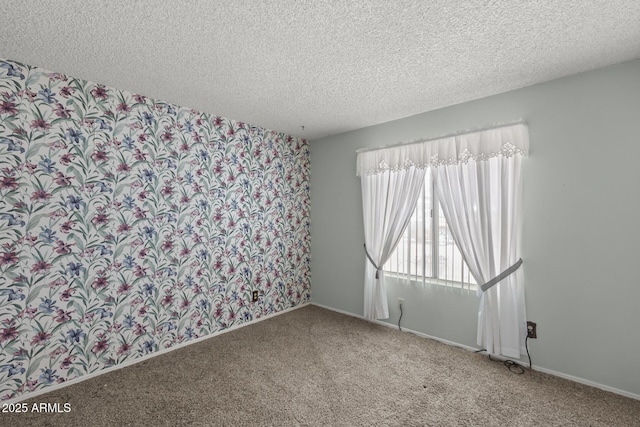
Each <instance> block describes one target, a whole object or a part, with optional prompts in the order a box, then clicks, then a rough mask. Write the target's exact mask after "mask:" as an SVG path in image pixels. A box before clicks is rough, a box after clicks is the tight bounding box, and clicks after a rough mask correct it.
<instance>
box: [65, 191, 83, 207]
mask: <svg viewBox="0 0 640 427" xmlns="http://www.w3.org/2000/svg"><path fill="white" fill-rule="evenodd" d="M65 205H66V206H68V207H70V208H71V209H80V206H82V207H84V206H86V204H85V203H84V201H83V200H82V197H80V196H74V195H73V194H72V195H69V196H67V202H66V203H65Z"/></svg>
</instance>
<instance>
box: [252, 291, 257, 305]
mask: <svg viewBox="0 0 640 427" xmlns="http://www.w3.org/2000/svg"><path fill="white" fill-rule="evenodd" d="M256 301H258V291H253V292H252V293H251V302H256Z"/></svg>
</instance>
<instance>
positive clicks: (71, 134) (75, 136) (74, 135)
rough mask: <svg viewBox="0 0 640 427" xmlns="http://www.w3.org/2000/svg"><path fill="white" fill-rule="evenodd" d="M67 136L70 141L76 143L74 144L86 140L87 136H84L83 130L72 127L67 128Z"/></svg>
mask: <svg viewBox="0 0 640 427" xmlns="http://www.w3.org/2000/svg"><path fill="white" fill-rule="evenodd" d="M65 138H66V139H67V141H68V142H70V143H74V144H80V143H81V142H84V141H85V138H84V135H82V132H80V131H79V130H76V129H72V128H68V129H67V131H66V132H65Z"/></svg>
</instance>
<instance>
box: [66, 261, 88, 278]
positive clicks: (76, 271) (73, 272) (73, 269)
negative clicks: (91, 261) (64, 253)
mask: <svg viewBox="0 0 640 427" xmlns="http://www.w3.org/2000/svg"><path fill="white" fill-rule="evenodd" d="M64 271H65V273H67V274H68V275H69V276H71V277H74V276H75V277H78V276H80V273H81V272H83V271H84V266H83V265H82V264H81V263H79V262H70V263H69V264H67V268H65V270H64Z"/></svg>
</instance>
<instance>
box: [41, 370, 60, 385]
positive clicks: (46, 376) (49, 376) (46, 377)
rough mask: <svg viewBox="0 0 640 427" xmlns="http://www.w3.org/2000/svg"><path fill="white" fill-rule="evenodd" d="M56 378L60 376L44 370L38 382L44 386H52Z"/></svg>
mask: <svg viewBox="0 0 640 427" xmlns="http://www.w3.org/2000/svg"><path fill="white" fill-rule="evenodd" d="M56 378H58V375H56V371H54V370H52V369H43V370H42V373H41V374H40V377H38V381H40V382H41V383H43V384H51V383H52V382H54V381H55V380H56Z"/></svg>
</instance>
